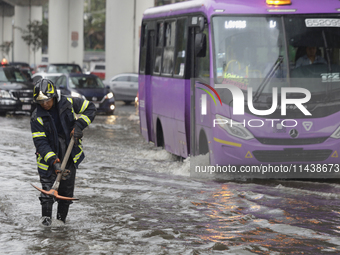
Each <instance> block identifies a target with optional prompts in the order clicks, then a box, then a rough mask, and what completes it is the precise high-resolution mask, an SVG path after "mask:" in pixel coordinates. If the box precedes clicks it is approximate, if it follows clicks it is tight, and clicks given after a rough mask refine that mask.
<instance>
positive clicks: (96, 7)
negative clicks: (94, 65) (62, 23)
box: [84, 0, 106, 50]
mask: <svg viewBox="0 0 340 255" xmlns="http://www.w3.org/2000/svg"><path fill="white" fill-rule="evenodd" d="M105 9H106V0H85V6H84V43H85V50H105V19H106V10H105Z"/></svg>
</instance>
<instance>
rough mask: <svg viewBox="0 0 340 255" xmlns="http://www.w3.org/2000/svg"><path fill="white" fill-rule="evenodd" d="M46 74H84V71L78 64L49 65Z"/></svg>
mask: <svg viewBox="0 0 340 255" xmlns="http://www.w3.org/2000/svg"><path fill="white" fill-rule="evenodd" d="M46 73H82V70H81V68H80V66H79V65H77V64H66V63H59V64H49V65H48V66H47V69H46Z"/></svg>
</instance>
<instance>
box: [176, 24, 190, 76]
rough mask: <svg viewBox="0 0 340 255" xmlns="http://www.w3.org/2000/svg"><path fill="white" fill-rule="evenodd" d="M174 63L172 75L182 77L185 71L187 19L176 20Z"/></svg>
mask: <svg viewBox="0 0 340 255" xmlns="http://www.w3.org/2000/svg"><path fill="white" fill-rule="evenodd" d="M176 36H177V37H176V53H175V57H176V63H175V69H174V75H178V76H183V75H184V70H185V57H186V51H185V50H186V45H187V41H188V28H187V19H186V18H185V19H178V20H177V34H176Z"/></svg>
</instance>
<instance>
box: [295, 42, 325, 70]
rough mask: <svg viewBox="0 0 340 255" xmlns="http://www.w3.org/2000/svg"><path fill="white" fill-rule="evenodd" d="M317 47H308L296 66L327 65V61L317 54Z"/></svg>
mask: <svg viewBox="0 0 340 255" xmlns="http://www.w3.org/2000/svg"><path fill="white" fill-rule="evenodd" d="M316 50H317V49H316V47H314V46H313V47H311V46H309V47H306V54H305V55H304V56H302V57H300V58H299V59H298V60H297V61H296V64H295V67H300V66H306V65H311V64H325V65H327V61H326V60H325V59H324V58H323V57H321V56H318V55H316Z"/></svg>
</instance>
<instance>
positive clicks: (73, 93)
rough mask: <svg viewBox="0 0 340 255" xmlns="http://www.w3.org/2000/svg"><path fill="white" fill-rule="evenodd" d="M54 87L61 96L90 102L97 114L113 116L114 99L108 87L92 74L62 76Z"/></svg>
mask: <svg viewBox="0 0 340 255" xmlns="http://www.w3.org/2000/svg"><path fill="white" fill-rule="evenodd" d="M55 86H56V87H57V89H59V90H60V92H61V94H62V95H66V96H69V97H82V98H86V99H87V100H89V101H92V102H93V103H94V105H95V106H96V108H97V112H104V113H106V114H114V110H115V108H116V107H115V98H114V95H113V93H112V92H111V90H110V88H109V86H105V85H104V84H103V82H102V81H101V80H100V79H99V78H98V77H97V76H95V75H92V74H76V73H68V74H66V73H65V74H62V75H61V76H60V77H59V78H58V79H57V81H56V82H55Z"/></svg>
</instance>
